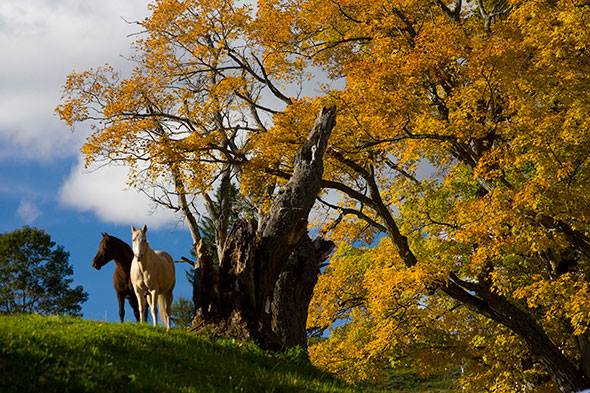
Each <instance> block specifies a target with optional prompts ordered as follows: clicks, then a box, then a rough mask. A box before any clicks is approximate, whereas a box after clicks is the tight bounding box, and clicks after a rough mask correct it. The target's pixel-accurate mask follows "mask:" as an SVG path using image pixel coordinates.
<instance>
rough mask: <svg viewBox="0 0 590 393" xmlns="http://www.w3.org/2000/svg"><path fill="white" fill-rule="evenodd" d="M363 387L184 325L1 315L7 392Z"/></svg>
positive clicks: (0, 352) (1, 384) (0, 369)
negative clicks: (200, 333)
mask: <svg viewBox="0 0 590 393" xmlns="http://www.w3.org/2000/svg"><path fill="white" fill-rule="evenodd" d="M230 391H231V392H236V391H237V392H358V391H360V389H359V388H358V387H349V386H347V385H345V384H344V383H342V382H340V381H339V380H336V379H335V378H333V377H331V376H330V375H327V374H325V373H322V372H320V371H319V370H317V369H315V368H313V367H312V366H311V365H309V364H307V363H306V362H305V361H302V360H300V359H298V358H297V356H293V355H291V356H289V355H288V354H287V355H273V354H269V353H267V352H264V351H262V350H260V349H258V348H257V347H256V346H254V345H251V344H243V343H238V342H234V341H231V340H210V339H207V338H203V337H198V336H196V335H194V334H190V333H187V332H183V331H174V330H172V331H169V332H166V331H165V330H163V329H156V328H153V327H151V326H146V325H143V326H140V325H136V324H131V323H129V324H128V323H125V324H115V323H103V322H93V321H84V320H81V319H77V318H65V317H41V316H33V315H27V316H0V392H3V393H9V392H18V393H24V392H47V393H49V392H158V393H164V392H187V393H188V392H230Z"/></svg>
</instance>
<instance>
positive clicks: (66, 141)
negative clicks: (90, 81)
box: [0, 0, 147, 160]
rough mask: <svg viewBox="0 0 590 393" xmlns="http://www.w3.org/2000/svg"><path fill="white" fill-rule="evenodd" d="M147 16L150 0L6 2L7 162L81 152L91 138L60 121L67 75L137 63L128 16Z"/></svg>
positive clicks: (2, 7) (1, 7)
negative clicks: (127, 57)
mask: <svg viewBox="0 0 590 393" xmlns="http://www.w3.org/2000/svg"><path fill="white" fill-rule="evenodd" d="M146 15H147V2H146V1H145V0H125V1H119V0H102V1H87V0H19V1H2V2H0V48H2V61H1V62H0V108H1V110H0V159H2V158H4V159H10V158H19V159H32V160H47V159H51V158H56V157H64V156H72V155H74V154H76V152H77V150H78V149H79V147H80V145H81V143H82V141H83V139H84V138H85V137H86V135H87V131H86V130H85V128H82V129H81V130H77V132H76V133H75V134H72V132H71V131H70V130H69V129H68V128H67V126H66V125H65V124H64V123H62V122H60V121H59V120H58V119H57V116H56V115H55V114H54V111H53V110H54V108H55V106H56V105H57V104H58V103H59V100H60V96H61V89H62V85H63V84H64V82H65V78H66V76H67V74H69V73H70V72H72V71H73V70H78V71H81V70H84V69H87V68H91V67H96V66H98V65H101V64H105V63H111V64H113V65H114V66H115V67H116V68H119V69H126V68H129V64H128V62H127V61H125V60H124V59H123V57H122V56H123V55H127V54H129V53H130V49H129V47H130V43H131V41H132V39H131V38H129V37H127V36H128V35H129V34H131V33H134V32H137V30H138V26H136V25H130V24H128V23H126V22H125V21H124V20H123V19H122V18H125V19H127V20H140V19H142V18H143V17H145V16H146Z"/></svg>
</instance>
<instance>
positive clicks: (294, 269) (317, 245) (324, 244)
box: [193, 107, 336, 349]
mask: <svg viewBox="0 0 590 393" xmlns="http://www.w3.org/2000/svg"><path fill="white" fill-rule="evenodd" d="M335 118H336V110H335V108H334V107H330V108H323V109H322V110H321V112H320V114H319V115H318V117H317V119H316V122H315V124H314V126H313V129H312V130H311V132H310V134H309V136H308V139H307V140H306V141H305V143H304V144H303V146H302V147H301V149H300V151H299V152H298V153H297V155H296V157H295V162H294V164H295V165H294V171H293V174H292V176H291V178H290V179H289V181H288V182H287V184H286V185H285V186H284V187H283V188H282V189H281V190H280V191H279V194H278V196H277V197H276V198H275V201H274V202H273V204H272V206H271V208H270V211H269V213H268V215H267V216H266V217H264V219H263V220H261V223H262V224H261V225H260V227H258V225H257V224H256V222H254V221H249V220H240V221H238V222H237V223H235V225H234V227H233V229H232V230H231V232H230V233H229V234H228V236H227V240H226V241H225V247H224V248H223V253H222V255H221V258H220V261H219V265H215V264H213V263H211V261H212V259H211V258H210V256H208V255H206V251H205V248H204V247H199V250H198V257H199V260H200V261H201V262H200V266H199V267H200V270H199V274H198V277H197V278H198V283H197V285H198V287H199V288H201V289H200V290H199V296H198V299H197V309H198V311H197V315H196V317H195V320H194V321H193V327H194V328H195V329H209V330H212V331H214V332H215V333H219V334H223V335H230V336H237V337H239V338H248V339H255V340H256V341H258V342H259V343H260V344H261V345H262V346H264V347H267V348H271V349H281V348H286V347H291V346H295V345H301V346H305V345H306V340H305V319H306V317H307V307H308V305H309V302H310V300H311V293H312V291H313V287H314V286H315V283H316V281H317V275H318V274H319V266H320V265H321V263H322V262H323V261H324V260H325V259H326V258H327V256H328V254H329V252H330V251H331V249H332V247H333V245H332V243H331V242H328V241H326V240H323V239H321V238H318V239H316V240H314V241H312V240H311V239H309V237H308V236H307V224H308V222H307V219H308V215H309V212H310V211H311V208H312V207H313V204H314V202H315V198H316V196H317V194H318V192H319V191H320V187H321V184H322V175H323V156H324V153H325V151H326V147H327V143H328V139H329V137H330V134H331V131H332V129H333V127H334V125H335Z"/></svg>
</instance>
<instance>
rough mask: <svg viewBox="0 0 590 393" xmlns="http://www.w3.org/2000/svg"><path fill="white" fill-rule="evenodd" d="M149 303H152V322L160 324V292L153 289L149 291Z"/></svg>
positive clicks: (155, 324)
mask: <svg viewBox="0 0 590 393" xmlns="http://www.w3.org/2000/svg"><path fill="white" fill-rule="evenodd" d="M147 296H148V303H149V305H150V308H151V311H152V322H153V325H154V326H158V319H157V318H158V309H157V308H158V304H157V303H158V293H157V292H156V291H155V290H153V291H149V292H148V294H147Z"/></svg>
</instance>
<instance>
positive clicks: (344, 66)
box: [58, 0, 590, 392]
mask: <svg viewBox="0 0 590 393" xmlns="http://www.w3.org/2000/svg"><path fill="white" fill-rule="evenodd" d="M151 10H152V15H151V16H150V17H149V18H148V19H146V20H145V21H143V22H140V24H141V26H142V27H143V28H144V29H145V31H146V33H145V35H144V38H142V39H140V40H138V41H137V44H136V47H137V56H136V58H135V60H136V62H137V64H138V66H137V68H136V69H135V70H134V72H133V73H132V75H131V76H130V77H129V78H127V79H120V78H119V76H117V75H116V73H115V72H114V71H113V70H111V69H109V68H101V69H98V70H95V71H87V72H83V73H78V74H72V75H71V76H70V77H69V78H68V80H67V82H66V86H65V98H64V102H63V103H62V105H60V106H59V107H58V113H59V114H60V116H61V117H62V118H63V119H64V120H65V121H66V122H68V123H69V124H73V123H76V122H79V121H87V120H88V121H92V122H93V125H94V127H95V133H94V134H93V136H92V137H91V138H90V139H89V140H88V143H87V144H86V145H85V147H84V149H83V151H84V152H85V154H86V156H87V158H88V159H89V160H90V161H93V160H98V159H107V160H111V161H117V160H123V161H124V162H126V163H127V164H129V165H131V166H133V167H134V168H135V169H136V172H135V175H136V176H135V177H133V178H132V179H131V180H132V182H135V184H136V185H140V186H141V185H142V184H143V185H146V184H148V185H152V186H156V187H166V185H169V184H172V188H173V190H172V192H173V193H177V194H180V195H183V193H184V192H185V191H187V190H188V191H189V192H201V193H206V192H207V191H209V190H210V189H211V187H212V185H213V184H214V183H215V182H216V181H218V180H219V179H222V180H221V181H222V182H223V181H225V184H229V182H230V180H229V178H230V177H231V178H232V181H234V182H239V184H240V190H241V192H242V194H243V195H245V197H246V198H248V199H249V200H250V201H251V202H252V203H253V204H254V205H255V206H256V207H257V208H258V209H259V214H261V215H263V214H264V206H265V204H266V202H267V200H268V198H272V197H273V196H274V195H276V193H275V186H276V184H279V183H280V182H281V181H282V179H284V178H287V177H288V176H289V173H290V171H291V169H292V159H293V156H294V153H295V151H296V150H297V146H298V144H299V143H300V142H301V141H302V139H303V138H304V136H305V135H306V133H307V132H308V130H309V128H310V125H311V123H312V121H313V118H314V117H315V113H316V112H317V109H318V108H319V107H320V106H322V105H325V104H327V103H330V104H336V106H337V107H338V110H339V112H338V124H337V127H336V128H335V129H334V132H333V137H332V139H331V147H330V149H329V150H328V152H327V158H326V162H325V172H324V180H323V186H324V189H325V190H336V191H337V192H338V194H339V196H340V201H339V202H337V203H331V202H328V201H325V200H323V198H321V199H320V200H321V202H322V203H323V206H325V207H326V209H327V211H328V213H327V217H329V220H327V221H325V223H324V226H323V228H322V233H326V234H329V236H331V238H332V240H333V241H335V242H336V243H337V244H338V252H337V254H336V255H335V257H334V258H333V259H332V261H331V266H330V267H329V268H328V269H327V271H326V274H325V275H323V277H322V278H321V279H320V282H319V283H318V288H317V291H316V295H315V299H314V300H313V303H312V307H311V318H310V321H309V326H310V327H313V328H320V329H332V336H331V338H330V339H329V340H321V341H319V343H318V344H317V345H316V346H314V347H313V348H312V349H311V354H312V357H313V358H314V359H315V361H317V362H318V363H320V364H322V365H324V366H325V367H327V368H330V369H331V370H334V371H336V372H338V373H340V374H341V375H343V376H344V377H346V378H348V379H351V380H359V379H360V380H363V379H364V380H367V379H376V378H379V377H381V376H380V375H379V373H378V371H380V370H386V369H387V367H395V366H396V365H397V366H403V367H411V368H414V369H424V368H426V369H429V370H440V369H445V368H447V369H455V370H463V376H462V378H461V383H462V384H463V385H464V386H465V387H466V388H468V389H469V390H470V391H477V390H482V389H483V388H484V387H485V388H488V389H492V390H494V391H498V392H502V391H506V392H508V391H531V390H534V391H542V390H543V389H552V388H554V387H555V385H553V383H554V382H552V381H551V379H550V377H553V379H554V381H555V383H557V384H558V385H560V387H561V388H562V389H567V388H568V387H564V386H565V385H563V384H567V381H566V382H564V380H561V381H560V380H559V375H561V374H560V371H558V370H554V369H552V367H559V364H565V365H566V366H565V367H566V368H567V369H568V370H570V371H571V370H574V371H575V372H579V374H580V375H581V376H580V377H579V378H580V380H584V379H586V380H588V379H590V363H589V361H590V352H589V351H590V345H589V344H590V339H589V336H590V335H589V334H588V323H589V319H588V301H587V300H586V299H588V296H587V292H588V287H587V284H586V282H587V281H588V277H589V275H590V270H589V266H590V265H589V264H588V262H589V261H590V235H589V232H590V221H589V217H590V210H589V209H590V203H589V202H590V200H589V198H590V192H588V191H589V189H590V176H588V173H590V172H589V168H588V165H589V161H588V154H587V153H588V151H590V132H589V130H590V124H589V121H590V120H589V118H588V116H587V113H588V111H589V109H590V99H589V96H588V94H587V92H588V91H589V89H590V78H589V77H588V75H590V60H589V59H590V54H589V48H588V42H590V29H588V20H590V7H588V6H587V4H584V3H580V4H578V3H577V2H575V1H565V0H563V1H562V0H514V1H506V0H470V1H461V0H456V1H455V2H454V3H453V4H447V3H445V2H444V1H441V0H437V1H421V0H402V1H399V2H396V3H395V4H393V3H392V2H390V1H386V0H260V1H259V2H258V6H257V9H256V11H254V10H253V9H252V8H251V7H250V6H248V5H247V4H246V3H245V2H240V1H232V0H222V1H207V0H190V1H189V0H186V1H180V0H159V1H156V2H155V3H153V4H152V5H151ZM310 70H322V72H324V73H325V75H326V81H325V82H326V83H325V86H323V87H322V89H323V91H324V92H325V94H322V96H321V97H316V98H304V97H290V96H289V95H288V94H287V93H285V91H294V89H296V88H302V87H303V86H304V82H305V81H308V80H309V71H310ZM205 196H207V194H205ZM160 202H163V203H164V204H166V205H167V206H169V207H172V208H175V206H174V205H173V203H172V202H171V200H170V199H163V200H162V199H161V200H160ZM210 205H211V206H212V207H213V208H212V209H211V210H212V211H221V210H223V209H220V208H217V209H216V208H215V206H213V204H212V203H211V204H210ZM218 216H219V217H224V219H226V222H227V219H228V217H229V211H226V213H225V214H221V215H218ZM218 216H216V217H218ZM218 221H219V220H218ZM220 228H221V229H220ZM224 228H225V229H224ZM226 229H227V226H226V227H223V226H218V227H216V231H217V232H216V241H217V246H218V247H219V245H220V244H221V243H220V242H219V239H220V238H221V239H222V238H223V236H224V233H227V231H226ZM224 231H225V232H224ZM360 244H365V245H368V244H370V245H371V247H359V245H360ZM518 321H526V323H520V324H519V322H518ZM335 322H337V325H338V326H337V327H335V328H334V327H333V325H334V323H335ZM525 325H526V328H525V327H523V326H525ZM527 329H528V330H527ZM529 333H530V334H533V335H536V336H535V337H537V338H539V337H540V339H541V340H544V341H543V342H544V344H543V346H544V347H547V348H549V349H548V351H549V352H551V351H553V352H551V354H549V355H546V354H543V353H540V352H539V351H540V349H539V348H538V346H537V348H535V346H534V345H533V344H532V343H533V342H534V340H533V339H532V338H531V336H530V335H529ZM584 348H585V349H584ZM535 351H536V352H535ZM443 353H444V356H443V355H442V354H443ZM545 355H546V357H545V358H543V356H545ZM551 356H553V357H551ZM558 358H559V359H558ZM506 359H510V360H511V361H510V362H507V361H505V360H506ZM422 362H426V363H427V364H428V367H416V365H417V364H422ZM552 362H553V363H552ZM570 365H571V367H570ZM576 370H577V371H576ZM575 384H576V386H580V382H579V381H578V382H575ZM568 386H570V385H568ZM571 386H573V385H571ZM571 386H570V387H571Z"/></svg>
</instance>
